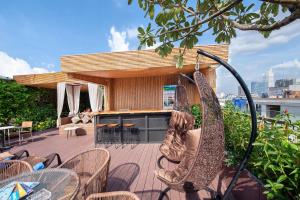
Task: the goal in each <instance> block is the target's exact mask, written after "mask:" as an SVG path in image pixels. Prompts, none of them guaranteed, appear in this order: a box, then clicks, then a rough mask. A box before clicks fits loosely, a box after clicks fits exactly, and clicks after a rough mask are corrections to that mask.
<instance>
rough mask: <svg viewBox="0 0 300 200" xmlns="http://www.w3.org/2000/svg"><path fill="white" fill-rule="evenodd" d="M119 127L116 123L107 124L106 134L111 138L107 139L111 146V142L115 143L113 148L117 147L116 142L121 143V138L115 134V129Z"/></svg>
mask: <svg viewBox="0 0 300 200" xmlns="http://www.w3.org/2000/svg"><path fill="white" fill-rule="evenodd" d="M119 126H120V125H119V124H117V123H113V124H107V130H108V131H107V132H108V134H109V135H110V136H112V137H109V138H108V139H109V140H110V142H111V144H112V141H113V142H114V143H115V148H118V147H117V140H118V141H119V142H120V143H121V137H120V134H119V135H117V132H116V129H117V128H118V127H119Z"/></svg>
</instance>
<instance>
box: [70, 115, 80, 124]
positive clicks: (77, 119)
mask: <svg viewBox="0 0 300 200" xmlns="http://www.w3.org/2000/svg"><path fill="white" fill-rule="evenodd" d="M71 121H72V123H73V124H77V123H79V122H80V121H81V119H80V118H79V117H78V115H75V116H74V117H72V119H71Z"/></svg>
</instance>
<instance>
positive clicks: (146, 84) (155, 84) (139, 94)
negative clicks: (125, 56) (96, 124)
mask: <svg viewBox="0 0 300 200" xmlns="http://www.w3.org/2000/svg"><path fill="white" fill-rule="evenodd" d="M203 73H204V74H205V75H206V76H207V78H208V80H209V83H210V84H211V86H212V87H213V88H215V70H214V69H210V70H209V69H207V70H205V71H203ZM177 82H178V75H169V76H155V77H139V78H117V79H111V82H110V84H109V86H108V90H109V92H108V95H109V97H108V99H109V100H108V101H109V108H108V109H109V110H120V109H130V110H143V109H162V108H163V105H162V104H163V102H162V101H163V100H162V99H163V86H164V85H173V84H174V85H176V84H177ZM181 82H182V84H183V85H184V86H185V87H186V89H187V93H188V99H189V102H190V104H195V103H199V96H198V92H197V89H196V86H195V85H194V84H192V83H190V82H188V80H186V79H184V78H181Z"/></svg>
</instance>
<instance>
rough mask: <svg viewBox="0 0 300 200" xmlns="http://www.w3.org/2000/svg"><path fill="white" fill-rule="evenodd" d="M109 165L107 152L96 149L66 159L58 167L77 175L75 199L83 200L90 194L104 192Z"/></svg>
mask: <svg viewBox="0 0 300 200" xmlns="http://www.w3.org/2000/svg"><path fill="white" fill-rule="evenodd" d="M109 163H110V154H109V152H108V151H107V150H105V149H101V148H96V149H92V150H88V151H84V152H81V153H79V154H77V155H75V156H73V157H72V158H70V159H67V160H66V161H65V162H64V163H63V164H61V165H60V166H59V167H60V168H67V169H71V170H73V171H75V172H76V173H77V174H78V176H79V179H80V189H79V192H78V194H77V197H76V198H77V199H85V198H86V197H87V196H88V195H90V194H93V193H99V192H105V190H106V185H107V176H108V170H109Z"/></svg>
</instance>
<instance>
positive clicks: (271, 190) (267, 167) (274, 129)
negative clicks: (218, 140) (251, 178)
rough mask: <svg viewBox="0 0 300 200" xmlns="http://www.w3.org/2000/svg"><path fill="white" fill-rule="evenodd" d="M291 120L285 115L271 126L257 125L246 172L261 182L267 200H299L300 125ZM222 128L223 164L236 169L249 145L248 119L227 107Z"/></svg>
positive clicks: (278, 117)
mask: <svg viewBox="0 0 300 200" xmlns="http://www.w3.org/2000/svg"><path fill="white" fill-rule="evenodd" d="M290 117H291V115H290V114H289V113H288V112H284V113H282V114H281V115H279V116H277V117H276V120H275V121H274V122H273V123H271V124H266V123H264V124H261V125H260V127H259V134H258V137H257V139H256V142H255V143H254V148H253V152H252V154H251V157H250V160H249V162H248V169H249V170H250V171H251V172H252V173H253V174H254V175H255V176H257V177H258V178H259V179H260V180H261V181H263V183H264V185H265V187H266V189H267V191H266V192H265V193H266V195H267V197H268V199H296V200H299V199H300V134H299V130H300V126H299V125H300V122H299V121H298V122H296V123H292V122H291V120H290ZM279 121H283V122H284V123H283V124H282V123H279ZM224 124H225V138H226V150H227V160H226V163H227V165H229V166H236V165H237V164H238V162H239V161H240V160H241V158H242V156H243V154H244V152H245V149H246V148H247V145H248V140H249V134H250V125H251V122H250V118H249V116H248V115H247V114H245V113H242V112H241V111H239V110H237V109H235V108H234V106H233V105H231V104H227V105H226V106H225V108H224ZM293 127H294V128H295V130H293V129H292V128H293ZM291 136H293V137H291ZM291 138H294V139H293V140H291ZM297 138H298V139H297Z"/></svg>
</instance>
